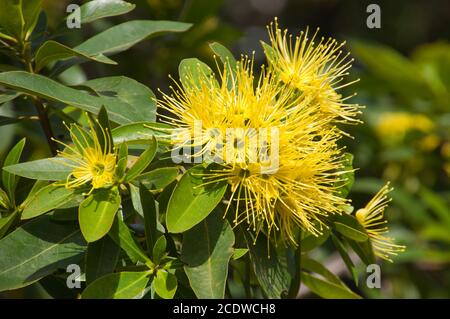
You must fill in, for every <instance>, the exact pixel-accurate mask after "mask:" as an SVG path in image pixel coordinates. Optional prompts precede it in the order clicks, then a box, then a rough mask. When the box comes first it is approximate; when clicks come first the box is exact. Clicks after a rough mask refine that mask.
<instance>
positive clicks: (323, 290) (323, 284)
mask: <svg viewBox="0 0 450 319" xmlns="http://www.w3.org/2000/svg"><path fill="white" fill-rule="evenodd" d="M302 282H303V283H304V284H305V286H307V287H308V288H309V289H310V290H311V291H312V292H313V293H315V294H317V295H318V296H320V297H322V298H329V299H361V296H359V295H357V294H356V293H354V292H352V291H350V290H349V289H347V288H345V287H342V286H340V285H338V284H336V283H333V282H330V281H328V280H324V279H320V278H316V277H313V276H311V275H310V274H307V273H305V272H303V273H302Z"/></svg>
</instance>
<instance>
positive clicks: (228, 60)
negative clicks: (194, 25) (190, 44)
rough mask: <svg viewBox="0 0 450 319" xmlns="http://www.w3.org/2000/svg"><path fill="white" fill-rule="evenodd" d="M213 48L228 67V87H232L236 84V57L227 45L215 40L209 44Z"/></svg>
mask: <svg viewBox="0 0 450 319" xmlns="http://www.w3.org/2000/svg"><path fill="white" fill-rule="evenodd" d="M209 47H210V48H211V50H213V52H214V53H215V54H217V55H218V56H219V58H220V60H221V61H222V63H223V65H224V66H225V67H226V68H227V72H228V73H227V81H228V88H229V89H231V88H232V87H233V85H234V81H235V80H234V79H235V78H236V77H235V76H236V65H237V62H236V59H235V58H234V56H233V54H232V53H231V52H230V50H228V49H227V48H226V47H224V46H223V45H221V44H220V43H217V42H213V43H211V44H210V45H209Z"/></svg>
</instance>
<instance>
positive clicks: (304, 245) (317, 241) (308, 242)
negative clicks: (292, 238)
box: [300, 228, 330, 252]
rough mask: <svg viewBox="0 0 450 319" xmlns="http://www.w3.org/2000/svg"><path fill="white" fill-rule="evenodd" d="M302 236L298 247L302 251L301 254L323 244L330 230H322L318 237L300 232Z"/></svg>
mask: <svg viewBox="0 0 450 319" xmlns="http://www.w3.org/2000/svg"><path fill="white" fill-rule="evenodd" d="M302 235H304V237H303V238H302V240H301V242H300V247H301V249H302V252H307V251H310V250H313V249H314V248H316V247H319V246H321V245H322V244H323V243H324V242H326V241H327V239H328V237H329V236H330V230H329V229H327V228H324V229H323V230H322V235H319V236H314V235H312V234H311V233H308V232H302Z"/></svg>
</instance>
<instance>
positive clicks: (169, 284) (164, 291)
mask: <svg viewBox="0 0 450 319" xmlns="http://www.w3.org/2000/svg"><path fill="white" fill-rule="evenodd" d="M153 287H154V288H155V292H156V293H157V294H158V296H160V297H161V298H163V299H172V298H173V296H175V293H176V291H177V288H178V281H177V277H175V275H174V274H171V273H169V272H167V271H165V270H158V272H157V273H156V277H155V279H154V280H153Z"/></svg>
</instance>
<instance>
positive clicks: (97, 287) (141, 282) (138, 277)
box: [81, 271, 149, 299]
mask: <svg viewBox="0 0 450 319" xmlns="http://www.w3.org/2000/svg"><path fill="white" fill-rule="evenodd" d="M148 281H149V278H148V271H143V272H125V271H124V272H119V273H114V274H109V275H106V276H103V277H101V278H98V279H97V280H95V281H94V282H93V283H92V284H90V285H89V286H87V287H86V289H85V290H84V291H83V293H82V294H81V298H82V299H132V298H133V299H134V298H138V297H140V296H141V295H142V293H143V292H144V289H145V287H146V286H147V283H148Z"/></svg>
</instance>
